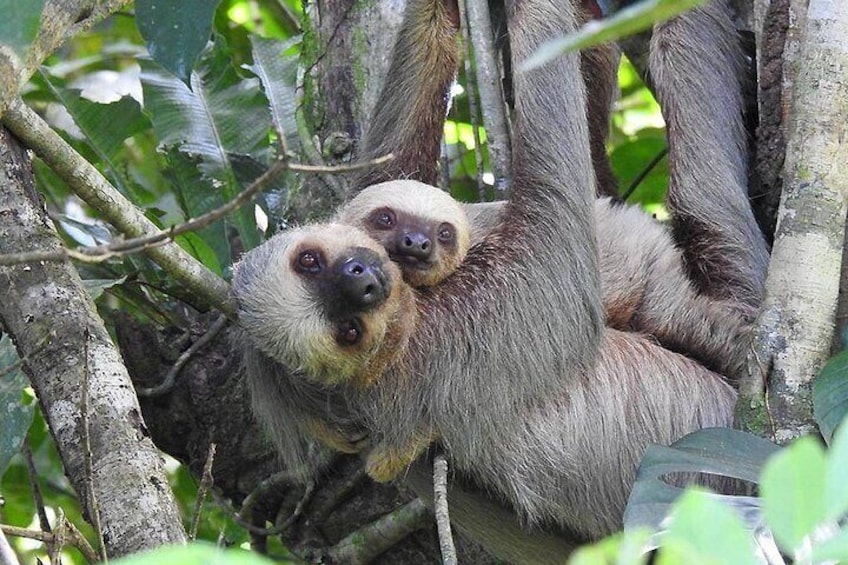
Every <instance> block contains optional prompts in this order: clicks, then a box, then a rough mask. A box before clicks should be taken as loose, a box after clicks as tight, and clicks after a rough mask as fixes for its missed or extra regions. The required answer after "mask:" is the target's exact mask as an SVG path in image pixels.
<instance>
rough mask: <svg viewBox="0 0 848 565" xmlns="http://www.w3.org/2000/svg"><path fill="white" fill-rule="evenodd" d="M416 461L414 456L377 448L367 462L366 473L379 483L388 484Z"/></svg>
mask: <svg viewBox="0 0 848 565" xmlns="http://www.w3.org/2000/svg"><path fill="white" fill-rule="evenodd" d="M414 460H415V457H414V456H413V457H409V456H408V455H407V456H403V455H401V454H400V453H399V452H398V451H397V450H394V449H387V448H380V447H377V448H375V449H374V451H372V452H371V453H370V454H369V455H368V459H367V460H366V461H365V472H366V473H368V476H369V477H371V478H372V479H374V480H375V481H376V482H378V483H388V482H390V481H393V480H394V479H396V478H397V477H398V475H400V474H401V473H403V472H404V471H405V470H406V468H407V467H409V466H410V465H411V464H412V462H413V461H414Z"/></svg>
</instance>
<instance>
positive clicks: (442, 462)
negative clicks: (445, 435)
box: [433, 453, 457, 565]
mask: <svg viewBox="0 0 848 565" xmlns="http://www.w3.org/2000/svg"><path fill="white" fill-rule="evenodd" d="M433 505H434V511H435V514H436V527H437V529H438V532H439V548H440V549H441V551H442V563H443V564H444V565H456V564H457V559H456V547H455V546H454V544H453V535H452V534H451V525H450V513H449V511H448V461H447V459H445V456H444V455H443V454H441V453H440V454H439V455H436V457H435V459H433Z"/></svg>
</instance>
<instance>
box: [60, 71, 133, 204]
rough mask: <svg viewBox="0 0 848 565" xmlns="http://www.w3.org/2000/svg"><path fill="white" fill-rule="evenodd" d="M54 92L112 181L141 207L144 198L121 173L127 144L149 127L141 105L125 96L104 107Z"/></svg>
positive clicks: (72, 92)
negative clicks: (130, 139)
mask: <svg viewBox="0 0 848 565" xmlns="http://www.w3.org/2000/svg"><path fill="white" fill-rule="evenodd" d="M53 92H54V93H55V94H56V96H57V98H58V99H59V101H60V102H62V104H63V105H64V106H65V108H66V109H67V110H68V112H69V113H70V114H71V117H72V118H73V119H74V123H76V125H77V127H78V128H79V129H80V131H82V133H83V135H84V136H85V140H86V142H87V143H88V145H89V147H91V149H93V150H94V152H95V153H96V154H97V156H98V158H99V159H100V160H101V161H102V162H103V164H104V165H105V167H106V168H107V170H108V175H109V179H110V180H111V181H112V182H113V183H114V184H115V186H117V187H118V189H120V191H121V192H122V193H124V195H126V196H127V197H129V198H131V199H132V200H133V201H134V202H135V203H137V204H138V203H139V200H140V199H141V197H137V195H136V194H134V191H133V187H132V185H131V183H129V182H127V180H126V179H125V178H124V175H122V174H121V173H120V167H119V166H118V160H119V154H120V152H121V150H122V149H123V148H124V141H125V140H126V139H127V138H129V137H132V136H134V135H135V134H137V133H139V132H140V131H143V130H145V129H147V128H148V127H149V126H150V122H149V121H148V119H147V118H146V117H145V115H144V114H143V113H142V112H141V106H140V105H139V103H138V102H136V101H135V100H134V99H133V98H131V97H130V96H124V97H122V98H121V99H120V100H118V101H117V102H112V103H111V104H101V103H98V102H92V101H91V100H86V99H85V98H82V97H81V96H80V91H79V90H76V89H64V88H54V89H53Z"/></svg>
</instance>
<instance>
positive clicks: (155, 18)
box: [135, 0, 219, 84]
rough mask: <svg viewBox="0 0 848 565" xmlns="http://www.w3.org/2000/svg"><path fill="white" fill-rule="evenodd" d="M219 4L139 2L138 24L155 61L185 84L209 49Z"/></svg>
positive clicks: (162, 0)
mask: <svg viewBox="0 0 848 565" xmlns="http://www.w3.org/2000/svg"><path fill="white" fill-rule="evenodd" d="M218 2H219V0H180V1H179V2H174V1H173V0H136V3H135V21H136V25H138V30H139V31H140V32H141V35H142V36H143V37H144V39H145V41H147V50H148V51H149V52H150V56H151V57H153V60H154V61H156V62H157V63H159V64H160V65H162V66H163V67H164V68H166V69H168V70H169V71H171V72H172V73H174V75H176V76H177V77H178V78H179V79H180V80H182V81H183V82H184V83H186V84H188V83H189V77H190V76H191V70H192V68H193V67H194V63H195V61H196V60H197V57H198V55H200V52H201V51H203V48H204V47H206V43H207V42H208V41H209V38H210V34H211V31H212V18H213V16H214V14H215V7H216V6H217V5H218Z"/></svg>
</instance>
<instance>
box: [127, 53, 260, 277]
mask: <svg viewBox="0 0 848 565" xmlns="http://www.w3.org/2000/svg"><path fill="white" fill-rule="evenodd" d="M230 60H231V57H230V54H229V52H228V51H227V49H226V47H225V46H224V45H223V43H222V42H221V41H217V42H216V43H215V45H214V48H212V49H209V50H207V51H205V52H204V53H203V55H202V56H201V58H200V61H199V63H198V66H197V69H196V70H195V72H194V73H193V74H192V79H191V80H192V82H191V84H192V89H191V90H189V89H188V88H187V87H186V85H185V84H183V83H182V82H180V81H179V80H177V79H175V78H174V77H173V76H172V75H170V74H169V73H167V72H165V71H164V70H163V69H162V68H161V67H159V66H158V65H156V64H155V63H153V62H152V61H143V62H142V73H141V80H142V84H143V86H144V99H145V112H146V113H148V114H149V115H150V117H151V119H152V121H153V127H154V129H155V131H156V134H157V136H158V138H159V141H160V143H162V144H163V145H164V146H165V147H166V148H176V149H178V150H179V151H180V152H182V153H185V154H186V155H188V156H190V157H192V158H197V171H196V176H198V177H203V178H205V179H208V180H209V181H210V183H199V182H195V183H191V185H189V186H180V185H177V186H176V189H177V190H178V191H181V193H182V196H181V198H182V200H183V201H184V202H185V204H186V205H187V206H188V208H187V209H186V214H187V215H189V216H197V215H199V214H202V213H205V212H208V211H210V210H211V209H213V208H215V207H217V206H220V205H221V204H223V203H224V202H226V201H228V200H231V199H232V198H234V197H235V196H236V194H238V193H239V192H240V191H241V190H242V189H243V188H244V187H243V186H242V185H241V184H240V183H239V182H238V178H237V176H236V173H235V172H234V170H233V164H232V160H231V156H233V155H248V156H250V157H251V158H253V159H256V160H257V161H260V162H266V161H267V156H268V150H269V131H270V125H271V118H270V112H269V109H268V102H267V100H266V98H265V96H264V95H263V94H262V92H261V90H260V88H259V81H258V80H257V79H255V78H250V79H245V78H242V77H240V76H239V75H238V74H237V73H236V71H235V69H234V68H233V67H232V65H231V63H230ZM182 172H183V173H186V172H187V171H186V170H184V171H182ZM184 180H186V179H185V178H184ZM204 185H205V186H204ZM198 190H199V191H202V192H203V194H198V193H196V192H195V191H198ZM232 221H233V223H234V224H235V227H236V229H237V230H238V234H239V237H240V238H241V240H242V243H243V244H244V246H245V248H247V249H250V248H251V247H254V246H256V245H257V244H258V243H259V235H258V233H257V230H256V222H255V220H254V216H253V210H252V208H251V207H249V206H246V207H242V208H241V209H240V210H238V211H237V212H235V213H234V214H233V217H232ZM222 259H224V258H222ZM225 261H226V260H225ZM225 264H226V263H225Z"/></svg>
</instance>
